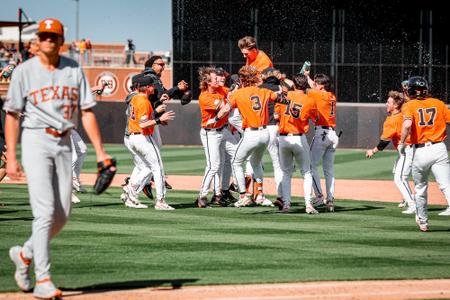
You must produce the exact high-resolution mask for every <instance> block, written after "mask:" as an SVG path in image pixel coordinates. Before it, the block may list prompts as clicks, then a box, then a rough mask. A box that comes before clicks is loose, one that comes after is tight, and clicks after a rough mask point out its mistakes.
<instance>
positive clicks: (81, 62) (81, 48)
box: [78, 39, 87, 65]
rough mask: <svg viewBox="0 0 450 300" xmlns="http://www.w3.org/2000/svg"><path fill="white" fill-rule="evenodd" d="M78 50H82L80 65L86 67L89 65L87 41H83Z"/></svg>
mask: <svg viewBox="0 0 450 300" xmlns="http://www.w3.org/2000/svg"><path fill="white" fill-rule="evenodd" d="M78 49H79V50H80V65H84V64H86V63H87V57H86V54H87V52H86V40H85V39H82V40H81V41H80V43H79V44H78Z"/></svg>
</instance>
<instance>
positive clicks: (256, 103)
mask: <svg viewBox="0 0 450 300" xmlns="http://www.w3.org/2000/svg"><path fill="white" fill-rule="evenodd" d="M250 101H252V104H253V105H252V109H253V110H254V111H258V110H261V107H262V105H261V100H260V99H259V97H258V96H251V97H250Z"/></svg>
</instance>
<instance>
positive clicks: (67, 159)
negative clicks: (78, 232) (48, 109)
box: [22, 128, 72, 280]
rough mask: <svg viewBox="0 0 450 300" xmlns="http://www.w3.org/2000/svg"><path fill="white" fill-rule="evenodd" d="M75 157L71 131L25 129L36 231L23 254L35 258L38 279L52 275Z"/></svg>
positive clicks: (24, 158)
mask: <svg viewBox="0 0 450 300" xmlns="http://www.w3.org/2000/svg"><path fill="white" fill-rule="evenodd" d="M71 157H72V149H71V141H70V133H68V134H66V135H65V136H64V137H54V136H52V135H50V134H47V133H46V132H45V130H44V129H42V128H39V129H29V128H24V129H23V132H22V165H23V167H24V171H25V174H26V176H27V182H28V192H29V196H30V205H31V210H32V213H33V224H32V234H31V237H30V238H29V239H28V240H27V241H26V242H25V244H24V245H23V254H24V256H25V257H26V258H28V259H31V258H33V260H34V265H35V274H36V280H42V279H44V278H46V277H50V240H51V239H52V238H53V237H55V236H56V235H57V234H58V233H59V232H60V231H61V229H62V228H63V227H64V224H66V222H67V220H68V218H69V215H70V208H71V194H72V166H71Z"/></svg>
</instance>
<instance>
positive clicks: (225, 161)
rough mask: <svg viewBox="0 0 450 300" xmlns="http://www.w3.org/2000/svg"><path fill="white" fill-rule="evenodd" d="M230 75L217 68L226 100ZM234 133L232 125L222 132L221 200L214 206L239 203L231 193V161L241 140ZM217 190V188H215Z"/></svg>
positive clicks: (218, 81)
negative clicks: (226, 84) (227, 81)
mask: <svg viewBox="0 0 450 300" xmlns="http://www.w3.org/2000/svg"><path fill="white" fill-rule="evenodd" d="M227 77H229V74H228V73H227V72H226V71H225V70H224V69H223V68H216V78H217V83H218V84H219V93H222V94H223V95H224V97H225V99H226V97H227V96H228V93H229V89H228V88H227V87H226V86H225V82H226V79H227ZM233 131H236V129H234V128H233V127H232V126H231V125H229V124H227V126H225V127H224V129H223V130H222V143H221V144H220V169H219V174H220V185H221V192H220V194H221V200H220V201H218V199H217V197H213V200H215V202H214V204H220V203H221V202H222V203H234V202H236V201H237V199H236V198H234V197H233V195H231V193H230V188H229V187H230V179H231V174H232V168H231V160H232V159H233V156H234V153H235V152H236V147H237V144H238V142H239V139H238V138H237V137H236V136H235V135H233ZM219 174H217V175H216V179H215V180H217V181H219V178H218V177H219ZM215 188H216V187H215Z"/></svg>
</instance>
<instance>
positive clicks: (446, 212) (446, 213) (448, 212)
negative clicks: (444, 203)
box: [438, 206, 450, 216]
mask: <svg viewBox="0 0 450 300" xmlns="http://www.w3.org/2000/svg"><path fill="white" fill-rule="evenodd" d="M438 215H439V216H450V206H449V207H447V209H446V210H443V211H441V212H440V213H438Z"/></svg>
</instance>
